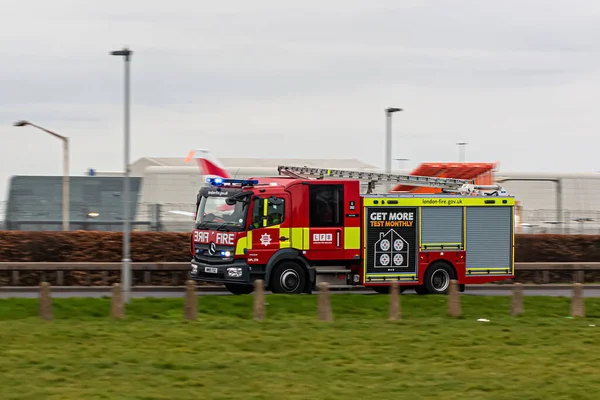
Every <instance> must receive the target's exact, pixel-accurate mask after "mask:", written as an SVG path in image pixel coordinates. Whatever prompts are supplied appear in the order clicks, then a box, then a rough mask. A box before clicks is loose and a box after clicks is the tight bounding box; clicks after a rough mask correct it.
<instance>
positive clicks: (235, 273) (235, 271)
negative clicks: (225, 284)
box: [227, 267, 242, 278]
mask: <svg viewBox="0 0 600 400" xmlns="http://www.w3.org/2000/svg"><path fill="white" fill-rule="evenodd" d="M227 276H229V277H231V278H240V277H241V276H242V269H241V268H238V267H232V268H227Z"/></svg>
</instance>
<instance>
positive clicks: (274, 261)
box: [265, 249, 315, 288]
mask: <svg viewBox="0 0 600 400" xmlns="http://www.w3.org/2000/svg"><path fill="white" fill-rule="evenodd" d="M282 261H291V262H294V263H296V264H298V265H299V266H300V267H301V268H302V269H303V270H304V272H305V273H306V277H307V278H308V282H307V286H310V287H312V285H313V283H314V282H315V269H314V268H313V267H311V266H310V265H309V264H308V261H307V260H306V258H304V256H303V255H302V253H301V251H300V250H296V249H281V250H279V251H277V252H276V253H275V254H273V256H271V258H270V259H269V261H268V262H267V265H266V267H265V288H268V287H269V284H270V282H271V273H272V272H273V269H274V268H275V267H276V266H277V265H278V264H279V263H281V262H282Z"/></svg>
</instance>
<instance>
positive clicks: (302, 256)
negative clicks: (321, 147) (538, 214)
mask: <svg viewBox="0 0 600 400" xmlns="http://www.w3.org/2000/svg"><path fill="white" fill-rule="evenodd" d="M278 171H279V174H280V176H277V177H270V178H257V179H248V180H238V179H221V178H208V179H207V182H208V183H209V184H210V186H208V187H204V188H202V189H200V191H199V193H198V196H197V201H196V220H195V229H194V230H193V232H192V235H191V240H190V250H191V253H192V260H191V274H190V276H191V279H193V280H196V281H202V282H213V283H216V282H218V283H223V284H224V285H225V286H226V287H227V288H228V290H229V291H230V292H232V293H235V294H248V293H251V292H252V290H253V284H254V281H255V280H256V279H262V280H264V283H265V287H266V288H267V290H270V291H272V292H273V293H290V294H300V293H311V291H312V290H314V288H315V286H316V284H317V283H318V282H320V281H327V282H328V283H329V284H330V285H331V286H332V287H335V286H340V287H349V286H364V287H371V288H373V290H375V291H377V292H380V293H385V292H387V291H389V283H390V282H391V281H397V282H399V284H400V288H401V290H404V289H407V288H411V289H414V290H415V291H416V292H417V293H419V294H444V293H447V290H448V286H449V283H450V280H451V279H456V280H457V281H458V283H459V285H460V287H461V290H464V285H465V284H478V283H488V282H492V281H498V280H503V279H512V278H513V277H514V256H513V254H514V251H513V248H514V215H515V213H514V206H515V201H514V198H513V197H512V196H508V195H507V194H506V193H505V192H504V190H502V188H500V187H498V186H495V185H488V186H477V185H474V184H473V183H472V182H471V181H468V180H461V179H453V178H435V177H423V176H413V175H395V174H380V173H367V172H356V171H344V170H331V169H320V168H307V167H291V166H279V167H278ZM282 175H285V176H282ZM361 182H362V183H365V182H366V184H367V190H366V193H364V194H363V193H361V187H362V186H364V185H361ZM386 182H390V183H395V184H398V183H399V184H403V185H411V186H425V187H435V188H442V189H443V192H442V193H436V194H418V193H417V194H415V193H393V194H374V193H373V189H374V188H375V185H377V184H380V183H386Z"/></svg>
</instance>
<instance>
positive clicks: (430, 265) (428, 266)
mask: <svg viewBox="0 0 600 400" xmlns="http://www.w3.org/2000/svg"><path fill="white" fill-rule="evenodd" d="M435 264H446V265H447V266H448V267H450V269H452V272H454V276H455V277H456V279H458V271H457V270H456V267H455V266H454V264H452V263H451V262H450V261H448V260H446V259H444V258H438V259H436V260H433V261H432V262H430V263H429V264H428V265H427V267H425V271H423V283H425V277H426V276H427V272H428V270H429V268H431V267H432V266H433V265H435Z"/></svg>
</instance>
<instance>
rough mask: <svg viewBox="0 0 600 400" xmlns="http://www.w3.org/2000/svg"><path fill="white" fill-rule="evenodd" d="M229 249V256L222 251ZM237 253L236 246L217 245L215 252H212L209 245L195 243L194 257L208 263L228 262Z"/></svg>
mask: <svg viewBox="0 0 600 400" xmlns="http://www.w3.org/2000/svg"><path fill="white" fill-rule="evenodd" d="M226 251H228V252H229V253H230V255H229V256H226V255H224V254H222V252H226ZM234 253H235V247H233V246H216V247H215V253H214V254H210V252H209V245H208V244H201V243H196V244H195V245H194V258H195V259H196V260H198V261H201V262H204V263H207V264H227V263H230V262H231V261H232V260H233V255H234Z"/></svg>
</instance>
